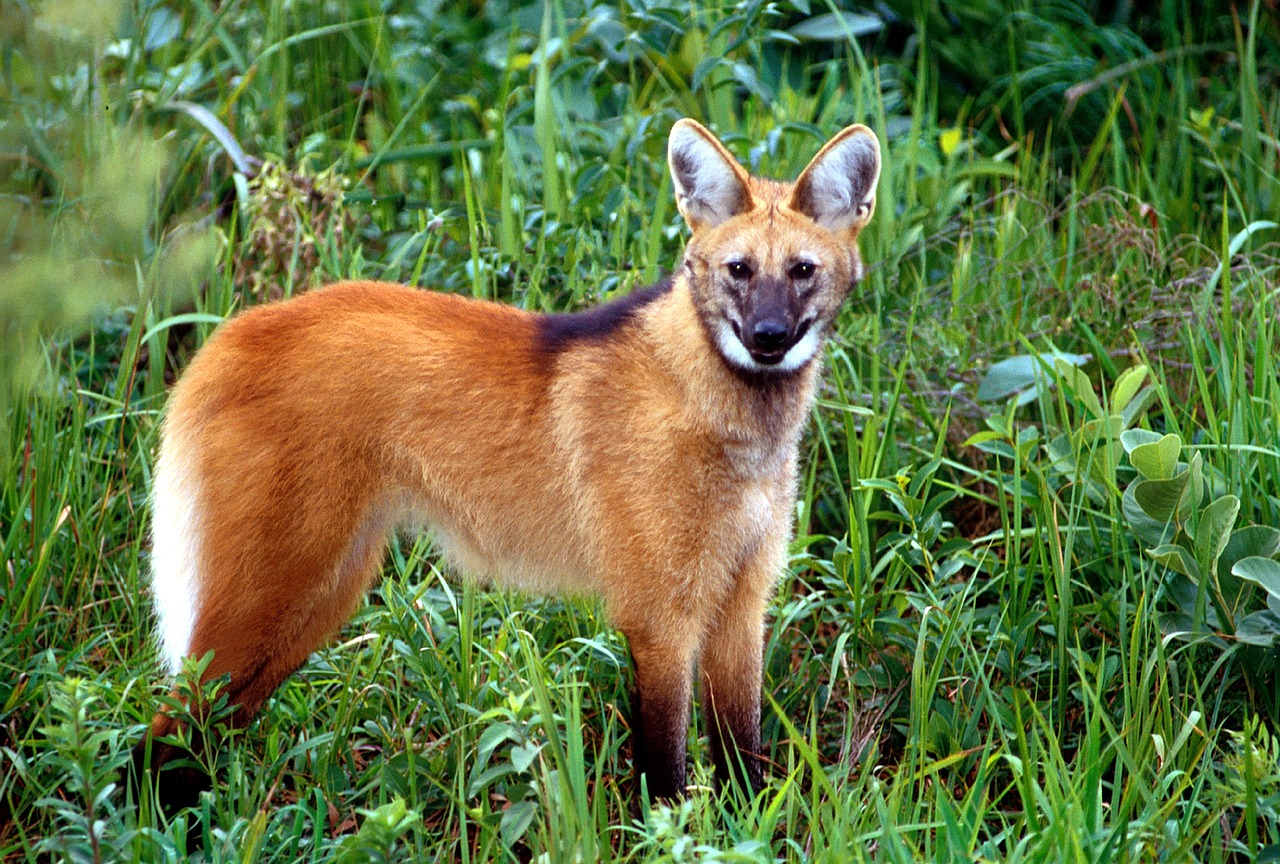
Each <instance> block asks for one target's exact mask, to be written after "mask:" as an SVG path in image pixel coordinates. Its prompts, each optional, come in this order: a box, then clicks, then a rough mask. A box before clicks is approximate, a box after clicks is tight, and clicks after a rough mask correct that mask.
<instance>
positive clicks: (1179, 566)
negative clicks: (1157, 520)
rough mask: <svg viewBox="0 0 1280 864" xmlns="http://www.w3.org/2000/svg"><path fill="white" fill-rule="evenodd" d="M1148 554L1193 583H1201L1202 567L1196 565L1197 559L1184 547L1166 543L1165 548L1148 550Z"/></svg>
mask: <svg viewBox="0 0 1280 864" xmlns="http://www.w3.org/2000/svg"><path fill="white" fill-rule="evenodd" d="M1147 554H1148V555H1150V556H1151V557H1152V558H1154V559H1155V560H1156V561H1158V562H1160V563H1161V564H1163V565H1164V566H1166V567H1168V568H1169V569H1170V570H1175V571H1177V572H1178V573H1181V574H1182V575H1183V576H1186V577H1188V578H1189V579H1191V580H1192V581H1193V582H1199V581H1200V566H1199V565H1198V564H1196V559H1195V557H1194V556H1193V555H1192V554H1191V553H1190V552H1188V551H1187V550H1186V549H1185V548H1183V547H1182V546H1179V545H1178V544H1176V543H1165V544H1164V545H1163V546H1157V547H1156V548H1154V549H1148V550H1147Z"/></svg>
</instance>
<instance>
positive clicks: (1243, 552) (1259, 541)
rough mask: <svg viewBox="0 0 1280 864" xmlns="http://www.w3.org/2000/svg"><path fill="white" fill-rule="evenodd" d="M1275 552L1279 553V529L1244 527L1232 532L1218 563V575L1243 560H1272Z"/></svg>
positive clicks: (1254, 526)
mask: <svg viewBox="0 0 1280 864" xmlns="http://www.w3.org/2000/svg"><path fill="white" fill-rule="evenodd" d="M1277 552H1280V528H1272V527H1271V526H1270V525H1246V526H1245V527H1243V528H1241V529H1239V530H1237V531H1233V532H1232V534H1231V539H1230V540H1228V541H1227V548H1226V549H1223V550H1222V558H1221V559H1220V560H1219V562H1218V564H1219V573H1221V572H1223V571H1225V572H1230V570H1231V567H1233V566H1234V565H1235V563H1236V562H1237V561H1239V560H1241V559H1243V558H1252V557H1259V558H1274V557H1275V556H1276V553H1277Z"/></svg>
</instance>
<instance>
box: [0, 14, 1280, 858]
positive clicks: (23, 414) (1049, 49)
mask: <svg viewBox="0 0 1280 864" xmlns="http://www.w3.org/2000/svg"><path fill="white" fill-rule="evenodd" d="M963 5H964V7H965V8H964V10H963V12H960V11H956V10H951V11H949V12H948V13H947V14H943V13H942V12H940V11H939V9H938V8H937V7H936V6H934V5H929V4H920V3H915V2H907V0H889V2H886V3H884V4H881V5H878V6H876V7H875V8H876V10H878V11H876V12H875V13H874V14H871V13H865V12H860V13H858V14H859V15H871V17H870V18H858V17H856V16H855V17H848V18H843V19H841V18H836V17H832V16H831V15H830V14H829V13H830V12H832V11H833V10H834V9H835V8H836V5H835V4H832V5H828V4H822V5H818V4H812V5H811V4H808V3H801V2H795V3H780V4H766V3H763V2H756V0H749V2H747V3H744V4H736V5H731V4H712V5H699V6H697V7H695V8H691V7H689V6H688V5H686V4H672V5H663V4H662V3H654V4H639V5H634V6H616V7H613V6H591V7H590V8H587V7H586V6H585V5H583V4H581V3H577V2H573V0H558V2H548V3H546V4H522V3H516V4H510V5H508V4H467V5H463V4H448V3H439V4H430V3H426V4H410V3H398V2H390V3H372V2H356V3H350V4H338V5H336V6H335V5H333V4H321V3H318V2H296V3H289V4H283V3H278V2H270V0H245V2H240V3H222V4H214V3H207V2H195V3H189V4H171V5H168V6H166V5H158V4H149V3H148V4H136V5H135V4H123V6H121V5H119V4H114V5H113V4H107V7H108V8H105V9H104V8H101V7H99V6H98V5H97V4H93V3H88V2H78V0H57V2H48V3H44V4H36V5H34V6H33V7H32V8H28V7H26V6H12V4H11V7H10V8H6V10H5V12H4V13H3V16H0V17H3V20H4V23H3V25H0V27H2V28H3V29H2V30H0V39H2V40H3V41H0V99H2V100H3V105H4V108H3V110H0V157H2V158H0V232H3V243H0V249H3V250H5V251H3V252H0V334H2V335H0V339H2V340H3V353H2V358H3V366H2V367H0V405H2V406H3V408H4V414H3V423H2V425H0V445H2V446H0V464H2V465H3V467H4V473H3V475H2V478H3V479H2V485H0V546H2V549H3V568H2V569H0V610H2V611H0V622H2V626H0V858H2V859H3V860H4V861H15V862H16V861H46V860H69V861H70V860H74V861H81V860H92V861H115V860H138V861H153V860H184V859H185V858H186V857H187V854H186V851H185V844H184V838H185V837H186V836H187V832H188V829H191V830H192V831H193V833H195V834H197V835H199V836H201V837H202V838H203V840H204V849H205V851H204V853H203V855H204V859H205V860H219V861H221V860H238V861H250V860H252V861H272V860H280V861H297V860H304V859H305V860H339V861H366V860H415V861H416V860H426V861H467V862H480V861H490V860H498V861H528V860H535V861H591V860H635V861H640V860H644V861H648V860H655V861H673V862H674V861H693V860H699V861H711V860H734V861H773V860H786V861H847V860H850V859H854V860H876V861H881V860H884V861H916V860H938V861H952V860H956V861H972V860H1001V861H1066V860H1080V861H1101V860H1124V861H1146V860H1202V861H1228V860H1230V861H1237V860H1246V859H1250V858H1254V857H1262V858H1267V859H1272V858H1274V857H1275V855H1276V854H1277V849H1280V803H1278V802H1280V737H1277V735H1276V722H1277V720H1278V719H1280V696H1278V695H1277V694H1280V688H1278V687H1277V681H1276V662H1277V650H1278V648H1280V641H1277V640H1280V614H1277V611H1273V610H1280V565H1277V563H1276V550H1275V549H1274V548H1272V547H1270V546H1268V545H1267V544H1268V542H1269V540H1268V538H1270V537H1271V534H1270V533H1269V529H1270V528H1271V527H1273V526H1277V525H1280V443H1278V442H1280V323H1278V322H1280V293H1278V292H1277V287H1276V286H1277V285H1280V242H1278V241H1280V228H1277V227H1276V225H1275V224H1274V223H1275V222H1277V221H1280V159H1278V156H1277V154H1278V153H1280V143H1278V141H1277V137H1278V136H1277V124H1278V123H1280V86H1277V85H1278V84H1280V81H1277V73H1276V70H1277V69H1280V30H1278V29H1277V24H1276V22H1275V21H1274V20H1272V19H1271V18H1269V17H1268V7H1267V5H1266V4H1265V3H1261V2H1254V3H1252V4H1250V5H1248V6H1247V8H1239V9H1237V10H1236V12H1235V13H1234V14H1233V13H1232V12H1231V10H1229V9H1225V8H1224V9H1222V10H1218V11H1210V12H1205V11H1204V10H1202V9H1201V8H1200V7H1199V6H1197V5H1194V4H1191V3H1190V2H1189V0H1183V2H1179V0H1168V2H1164V3H1162V4H1159V6H1158V7H1157V8H1155V9H1153V10H1152V11H1150V12H1148V13H1145V14H1143V15H1141V16H1135V17H1131V18H1128V19H1123V20H1113V19H1110V18H1105V17H1103V16H1102V14H1101V13H1098V14H1097V15H1094V14H1090V12H1089V10H1088V8H1087V6H1086V7H1079V6H1076V5H1074V4H1066V3H1049V4H1044V3H1041V4H1030V3H1024V4H1012V5H1010V4H1005V3H996V2H994V0H992V2H989V3H983V2H979V3H969V4H963ZM1104 5H1105V4H1104ZM1121 6H1122V7H1123V4H1121ZM1107 8H1110V7H1107ZM1124 8H1127V7H1124ZM1106 14H1108V15H1109V14H1111V13H1110V12H1108V13H1106ZM862 24H865V25H867V27H866V29H865V31H860V32H859V33H858V35H857V36H856V38H854V34H853V33H852V32H851V30H850V29H849V28H850V27H856V26H858V25H862ZM181 103H195V104H198V105H200V106H203V107H204V108H206V109H208V111H210V112H212V115H213V117H214V118H215V119H216V122H210V121H209V120H208V119H206V118H204V117H203V115H201V114H200V113H199V112H197V111H193V110H192V109H190V108H189V107H187V106H185V105H183V104H181ZM686 115H688V116H694V117H696V118H697V119H699V120H701V121H704V122H707V123H709V124H711V125H712V126H713V128H714V129H715V130H716V131H717V133H718V134H720V135H721V136H722V138H723V140H725V141H726V143H727V144H728V146H729V147H730V149H732V150H733V151H734V152H735V154H737V155H738V157H739V158H740V159H742V161H743V163H744V164H745V165H748V166H749V167H750V168H751V169H752V170H753V171H757V172H759V173H763V174H766V175H773V176H780V177H790V176H794V174H795V172H796V171H798V170H799V168H801V167H802V166H803V165H804V164H805V163H806V162H807V160H808V159H809V158H810V157H811V156H812V154H813V152H814V151H815V150H816V149H817V147H818V146H820V145H821V143H822V142H823V141H824V140H826V138H827V137H828V136H829V135H830V134H832V133H834V132H835V131H836V130H838V129H839V128H840V127H841V126H843V125H845V124H847V123H851V122H867V123H869V124H870V125H871V126H872V127H873V128H875V129H876V131H877V132H878V133H879V134H880V136H881V138H882V141H883V142H884V145H885V171H884V175H883V177H882V180H881V186H880V190H879V196H880V197H879V204H878V209H877V213H876V217H875V219H874V220H873V222H872V224H871V225H870V227H869V228H868V230H867V231H866V232H865V234H864V235H863V236H864V239H863V254H864V257H865V258H866V260H867V261H868V262H869V263H870V264H871V270H870V272H869V274H868V278H867V279H866V280H865V282H864V283H863V285H862V286H861V288H860V289H859V291H858V293H857V296H855V297H854V299H853V300H852V301H851V302H850V304H849V307H848V309H847V310H846V311H845V313H844V315H843V317H842V319H841V323H840V331H839V333H838V334H837V337H836V338H835V339H834V340H833V343H832V345H831V346H830V348H829V351H828V356H827V375H826V384H825V386H824V389H823V392H822V394H821V397H820V402H819V406H818V408H817V410H816V411H815V413H814V419H813V421H812V423H811V425H810V427H809V429H808V432H807V434H806V437H805V441H804V445H803V446H804V451H803V456H804V472H803V476H802V481H801V490H800V491H801V496H800V499H801V500H800V507H799V509H798V514H797V516H798V519H797V530H796V538H797V539H796V541H795V544H794V547H793V550H792V551H793V556H792V561H791V566H790V568H789V571H788V573H787V574H786V575H785V577H784V578H783V579H782V581H781V583H780V585H779V589H778V594H777V599H776V601H775V603H774V607H773V610H772V613H773V622H774V623H773V626H772V628H771V631H770V635H769V641H768V644H767V647H766V660H767V662H766V681H765V690H766V697H767V701H766V711H765V715H766V716H765V721H764V739H765V742H766V748H767V755H768V757H769V759H770V761H771V763H772V768H771V770H770V772H769V782H768V787H767V789H766V790H765V791H764V792H763V793H762V794H761V795H760V796H759V797H757V799H756V800H754V801H750V802H744V801H738V800H734V799H732V798H726V799H718V798H716V797H715V796H714V795H713V794H712V793H711V792H710V791H709V779H710V778H709V769H708V766H707V764H706V760H705V752H704V749H705V748H703V747H701V746H695V747H694V748H692V752H693V754H694V755H693V760H694V761H693V777H694V778H695V780H696V782H697V783H698V784H699V785H698V788H697V790H696V791H695V792H694V793H693V794H692V795H691V797H690V799H689V800H688V801H686V802H684V803H683V804H682V805H680V806H676V807H673V808H657V809H653V810H651V811H648V812H647V813H646V814H645V815H644V816H643V818H641V819H639V820H633V818H632V816H631V813H630V810H629V798H628V794H627V778H628V774H629V763H628V755H627V750H628V745H627V736H628V726H627V707H628V693H627V690H628V682H627V672H626V660H627V650H626V646H625V644H624V643H623V641H622V639H621V637H620V636H619V635H618V634H616V633H615V632H613V631H612V630H610V629H609V627H608V626H607V622H606V621H605V620H604V619H603V617H602V615H601V612H600V609H599V607H598V606H597V605H595V604H593V603H590V602H586V601H582V602H577V601H574V602H562V601H554V600H544V599H537V598H528V597H523V596H517V595H511V594H493V593H486V592H484V591H481V590H479V589H476V588H474V587H466V588H464V587H459V586H457V585H456V584H455V583H453V582H451V581H449V580H447V579H445V578H444V577H443V576H442V575H441V574H440V573H439V571H438V570H437V569H436V558H435V557H434V555H433V553H432V550H431V547H430V545H429V543H427V542H425V541H415V540H413V539H412V538H409V539H406V540H405V541H403V542H402V543H400V544H399V545H397V546H396V548H394V549H392V552H391V555H390V557H389V559H388V564H387V567H386V578H385V579H384V580H383V581H382V582H381V584H380V586H379V587H378V588H377V589H376V590H375V591H374V592H373V593H372V595H371V596H370V598H369V602H368V603H367V604H365V605H364V606H363V607H362V608H361V610H360V611H359V612H358V614H357V615H356V617H355V619H354V620H353V622H352V623H351V625H350V626H349V627H347V628H346V629H344V631H343V633H342V635H341V636H340V637H339V639H337V640H335V642H334V643H333V644H331V645H329V646H328V647H326V648H324V649H323V650H321V651H320V652H317V654H316V655H315V656H314V657H313V658H312V660H311V661H310V662H309V663H307V664H306V665H305V666H304V667H303V669H302V670H300V671H299V673H298V674H296V675H295V676H293V677H292V678H291V679H290V680H289V682H288V683H287V684H286V685H285V686H284V687H282V688H281V690H280V691H279V692H278V693H277V694H276V696H275V697H274V699H273V700H272V701H271V702H270V703H269V705H268V707H267V709H266V710H265V711H264V712H263V714H262V716H261V719H260V720H258V721H257V722H256V723H255V724H254V725H253V726H252V727H251V728H250V729H248V730H245V731H243V732H241V733H237V734H236V735H234V736H233V738H234V740H233V741H231V742H230V743H229V745H228V746H226V747H224V748H222V749H221V750H220V751H219V754H218V756H217V759H218V760H219V761H218V765H217V769H218V777H219V783H218V787H217V794H216V795H214V796H212V797H210V798H207V799H206V800H205V802H204V804H203V806H202V807H201V808H199V809H197V810H194V811H190V812H187V813H185V814H183V815H181V816H179V817H178V818H177V819H175V820H172V821H166V820H165V819H164V818H163V817H161V816H160V815H158V814H156V813H155V812H154V810H153V806H152V803H151V802H150V801H149V800H144V801H142V802H132V801H130V800H127V798H126V793H125V791H124V789H123V786H122V784H121V782H120V781H121V779H122V776H123V775H122V769H123V766H124V763H125V761H126V760H127V757H128V748H129V747H130V746H131V744H132V743H133V741H134V740H136V738H137V737H138V736H139V735H140V733H141V731H142V728H143V725H144V724H145V723H146V721H147V720H148V718H149V715H150V712H151V711H152V710H153V708H154V706H155V705H156V704H157V702H158V701H159V700H161V699H163V698H164V697H165V691H164V686H163V682H162V681H160V680H159V679H158V677H157V674H156V673H157V666H158V662H157V656H156V652H155V649H154V645H153V643H152V638H151V636H150V626H151V622H150V611H149V605H148V603H149V601H148V597H147V593H146V588H145V582H146V580H145V574H146V567H147V561H148V549H147V541H146V525H147V518H148V516H147V509H148V504H147V494H148V490H149V488H150V461H151V454H152V452H153V449H154V446H155V442H156V432H157V419H158V417H159V416H160V412H161V411H162V408H163V404H164V394H165V391H166V387H167V385H168V384H169V383H171V381H172V377H173V376H174V375H175V374H177V373H179V372H180V370H181V369H182V368H183V367H184V365H185V364H186V362H187V361H188V360H189V358H190V357H191V355H192V353H193V352H194V351H195V350H196V349H197V348H198V346H199V345H200V344H201V343H202V342H203V340H204V339H205V338H206V337H207V336H208V334H209V333H210V332H212V330H213V328H214V327H215V326H216V323H217V322H218V321H220V320H221V319H222V318H224V317H225V316H227V315H229V314H232V313H233V312H234V311H236V310H237V309H240V308H243V307H244V306H245V305H248V304H252V303H256V302H262V301H264V300H266V299H269V298H273V297H278V296H284V295H288V294H291V293H294V292H298V291H303V290H306V289H307V288H308V287H310V286H312V285H314V284H319V283H321V282H324V281H328V280H332V279H337V278H344V277H355V276H361V277H377V278H389V279H397V280H404V281H410V282H413V283H415V284H420V285H424V286H430V287H434V288H439V289H443V290H449V291H457V292H462V293H467V294H474V295H478V296H486V297H493V298H500V299H502V300H504V301H507V302H511V303H515V304H517V305H521V306H524V307H527V308H536V309H554V310H563V309H572V308H579V307H581V306H584V305H587V304H590V303H594V302H597V301H598V300H600V299H602V298H604V297H607V296H612V295H613V294H615V293H618V292H625V291H627V290H630V289H631V288H632V287H634V286H636V285H639V284H644V283H645V282H647V281H650V280H653V279H654V278H656V277H657V276H658V275H659V273H660V272H661V271H663V270H664V269H669V268H670V267H672V266H673V265H674V263H675V262H676V261H677V259H678V255H679V250H680V246H681V242H682V237H683V226H682V225H681V223H680V220H679V216H678V214H677V213H676V211H675V208H674V206H673V202H672V201H671V191H670V184H669V181H668V179H667V176H666V167H665V162H664V147H665V137H666V133H667V131H668V129H669V127H670V124H671V123H672V122H673V121H674V120H675V119H676V118H678V117H680V116H686ZM238 151H242V152H243V154H247V156H248V157H252V158H253V159H261V160H264V162H265V167H264V169H263V170H262V171H261V172H257V174H256V178H255V177H251V176H249V174H247V173H246V172H245V170H243V168H239V169H238V168H237V166H236V165H235V164H234V162H233V158H232V157H233V155H234V157H235V158H237V159H239V158H241V157H240V152H238ZM1055 355H1059V356H1063V357H1068V358H1074V362H1058V363H1055V361H1054V359H1053V358H1054V356H1055ZM1011 358H1012V361H1013V362H1012V363H1011V364H1010V363H1005V364H1001V365H997V364H999V362H1000V361H1006V360H1010V359H1011ZM1077 364H1078V365H1077ZM1139 366H1141V367H1144V368H1145V370H1146V371H1145V375H1142V376H1139V375H1138V374H1137V373H1134V372H1132V371H1129V370H1133V369H1134V368H1135V367H1139ZM263 374H271V370H269V369H264V370H263ZM1019 394H1021V395H1019ZM988 397H990V398H988ZM1160 436H1171V437H1166V438H1164V439H1161V438H1160ZM1143 445H1149V446H1147V447H1146V449H1138V448H1139V447H1141V446H1143ZM1175 445H1176V446H1175ZM1161 454H1164V455H1163V456H1162V455H1161ZM1170 454H1171V455H1170ZM1165 456H1167V457H1168V458H1167V459H1165ZM1162 459H1164V460H1165V461H1162ZM1175 463H1176V464H1175ZM1161 466H1163V467H1161ZM1166 469H1167V470H1166ZM1192 478H1198V479H1195V480H1193V479H1192ZM1143 484H1146V485H1145V486H1144V485H1143ZM1193 487H1194V488H1193ZM1126 490H1127V494H1126ZM1197 490H1198V491H1197ZM1232 514H1234V518H1231V517H1232ZM1249 526H1261V527H1258V528H1251V527H1249ZM1161 544H1165V545H1164V546H1162V545H1161ZM1168 544H1175V545H1177V546H1178V548H1180V549H1182V550H1183V551H1182V552H1179V551H1177V550H1176V549H1173V548H1172V547H1170V546H1169V545H1168ZM1153 550H1154V554H1153ZM1241 562H1245V563H1243V564H1242V563H1241ZM1233 570H1235V571H1236V573H1234V574H1233V572H1232V571H1233ZM1240 573H1244V574H1245V576H1249V575H1251V574H1252V577H1253V578H1242V577H1241V576H1240V575H1239V574H1240ZM1273 579H1274V581H1270V580H1273ZM693 734H694V735H697V734H698V729H697V724H696V722H695V729H694V733H693ZM695 743H696V742H695ZM135 805H139V806H135Z"/></svg>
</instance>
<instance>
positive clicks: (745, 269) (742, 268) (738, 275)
mask: <svg viewBox="0 0 1280 864" xmlns="http://www.w3.org/2000/svg"><path fill="white" fill-rule="evenodd" d="M725 266H726V267H728V269H729V275H730V276H732V277H733V278H734V279H750V278H751V265H750V264H748V263H747V262H746V261H730V262H729V263H728V264H727V265H725Z"/></svg>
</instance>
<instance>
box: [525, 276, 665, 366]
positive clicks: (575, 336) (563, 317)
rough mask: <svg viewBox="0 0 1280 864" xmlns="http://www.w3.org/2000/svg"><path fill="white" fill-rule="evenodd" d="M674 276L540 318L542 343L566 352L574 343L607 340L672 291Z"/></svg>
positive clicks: (543, 347)
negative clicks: (572, 309)
mask: <svg viewBox="0 0 1280 864" xmlns="http://www.w3.org/2000/svg"><path fill="white" fill-rule="evenodd" d="M671 282H672V280H671V277H669V276H668V277H667V278H665V279H662V280H661V281H659V282H657V283H656V284H653V285H650V286H648V287H646V288H638V289H636V290H635V291H632V292H631V293H630V294H627V295H625V296H623V297H619V298H618V299H616V300H611V301H609V302H608V303H602V304H600V305H599V306H594V307H592V308H590V309H584V310H582V311H581V312H558V313H553V314H550V315H543V316H542V317H541V318H539V319H538V345H539V347H541V348H542V349H543V350H544V351H549V352H556V351H562V350H564V349H565V348H567V347H569V346H570V345H572V344H573V343H574V342H580V341H584V340H595V339H603V338H605V337H606V336H609V335H610V334H612V333H614V332H615V331H616V330H617V329H618V328H619V327H621V326H622V325H624V324H626V323H627V322H628V321H629V320H631V317H632V316H633V315H635V313H636V312H637V311H638V310H640V309H642V308H644V307H645V306H647V305H649V304H650V303H652V302H653V301H654V300H657V299H658V298H659V297H661V296H663V295H664V294H666V293H668V292H669V291H670V290H671Z"/></svg>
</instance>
